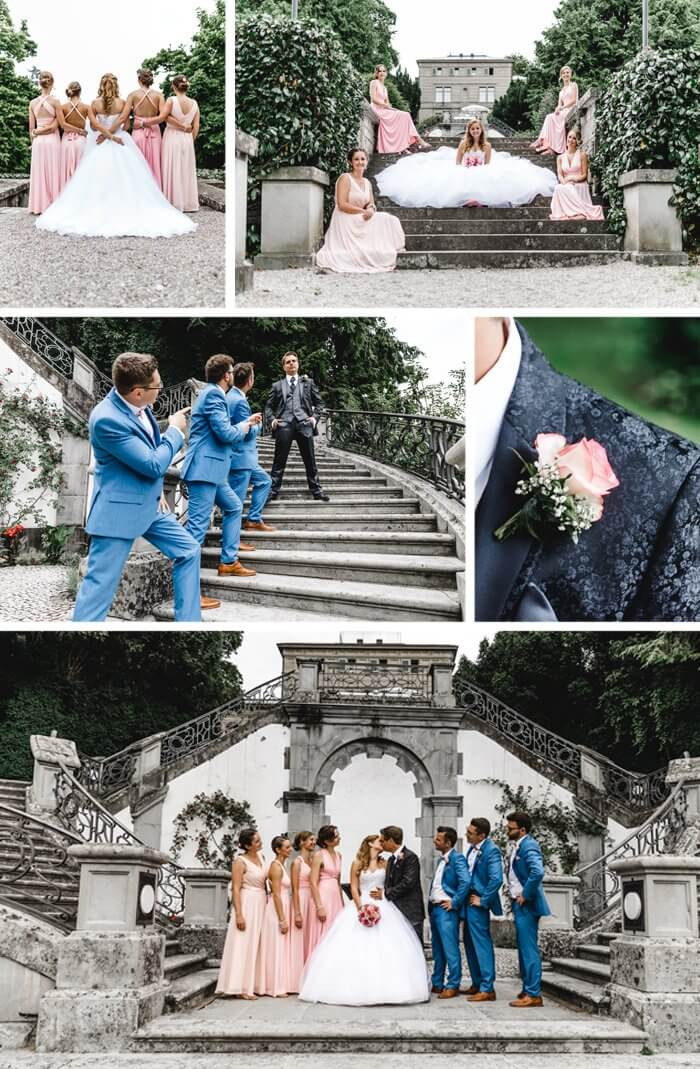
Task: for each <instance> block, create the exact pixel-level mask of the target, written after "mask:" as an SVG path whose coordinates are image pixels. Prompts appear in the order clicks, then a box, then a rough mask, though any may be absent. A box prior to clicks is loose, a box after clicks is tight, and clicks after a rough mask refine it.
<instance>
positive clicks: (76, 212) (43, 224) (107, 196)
mask: <svg viewBox="0 0 700 1069" xmlns="http://www.w3.org/2000/svg"><path fill="white" fill-rule="evenodd" d="M113 120H114V116H113V115H112V116H107V115H99V116H98V122H100V123H101V124H102V125H103V126H107V125H108V124H110V123H111V122H113ZM97 137H98V133H97V132H96V131H94V130H92V129H91V128H90V129H89V130H88V135H87V144H86V145H85V151H84V153H83V158H82V160H81V161H80V164H79V166H78V168H77V170H76V172H75V174H74V175H73V177H72V178H71V180H70V182H69V183H68V185H67V186H66V187H65V189H64V190H63V192H62V193H61V195H60V197H58V199H57V200H55V201H54V203H53V204H52V205H51V207H50V208H49V209H48V210H47V211H45V212H44V214H43V215H42V217H41V219H39V220H38V222H37V224H36V225H37V227H38V228H39V229H40V230H51V231H54V232H56V233H58V234H70V235H78V236H83V237H104V238H113V237H127V236H132V237H144V238H170V237H176V236H178V235H180V234H190V233H192V231H194V230H195V229H196V224H195V223H193V222H192V220H191V219H188V218H187V216H186V215H183V214H182V213H181V212H179V211H178V210H177V209H176V208H173V206H172V204H169V203H168V201H167V200H166V198H165V197H164V196H163V194H162V193H161V191H160V189H159V188H158V186H157V185H156V182H155V179H154V177H153V174H152V173H151V169H150V168H149V166H148V164H147V163H146V160H145V159H144V157H143V155H142V154H141V152H140V151H139V150H138V148H137V147H136V145H135V144H134V142H133V141H132V139H131V137H130V136H129V134H127V133H126V131H124V130H120V131H119V137H120V138H121V140H122V141H123V144H122V145H118V144H116V143H115V142H114V141H109V140H108V141H105V142H103V143H102V144H101V145H98V144H97Z"/></svg>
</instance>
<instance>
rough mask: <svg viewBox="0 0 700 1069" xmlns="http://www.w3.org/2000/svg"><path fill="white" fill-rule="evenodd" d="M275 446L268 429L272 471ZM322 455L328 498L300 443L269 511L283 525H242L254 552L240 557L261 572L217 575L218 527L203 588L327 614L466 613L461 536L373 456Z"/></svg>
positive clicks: (428, 616) (265, 446) (415, 616)
mask: <svg viewBox="0 0 700 1069" xmlns="http://www.w3.org/2000/svg"><path fill="white" fill-rule="evenodd" d="M273 451H274V446H273V443H272V441H271V440H270V439H262V440H261V442H260V460H261V464H262V465H263V467H264V468H265V470H266V471H269V470H270V468H271V466H272V455H273ZM316 457H317V462H318V469H319V474H320V479H321V485H322V486H323V488H324V490H325V491H326V492H327V493H328V495H329V496H330V501H328V502H326V501H314V500H313V499H312V497H311V494H310V493H309V490H308V486H307V483H306V475H305V473H304V465H303V463H302V461H301V458H300V457H299V454H298V452H297V450H296V446H293V447H292V452H291V454H290V458H289V461H288V463H287V468H286V471H285V478H284V482H283V485H282V491H281V493H280V497H279V499H278V500H277V501H274V502H269V503H268V505H267V506H266V508H265V512H264V518H265V520H266V522H267V523H269V524H270V525H271V526H273V527H274V528H275V530H274V531H270V532H267V531H246V532H245V533H244V535H243V538H244V541H247V542H250V543H251V544H253V545H255V552H252V553H251V552H241V555H240V559H241V562H242V563H243V564H245V565H246V566H248V567H251V568H254V569H255V571H256V573H257V574H256V575H255V576H253V577H251V578H250V579H236V578H229V577H225V576H219V575H217V572H216V567H217V565H218V563H219V559H220V548H219V547H220V537H221V532H220V529H219V528H218V527H212V528H211V529H210V531H209V534H208V537H207V540H206V543H205V546H204V548H203V551H202V590H203V592H204V593H205V594H209V595H211V596H213V597H217V598H220V599H221V600H222V601H236V602H246V603H252V604H257V605H264V606H270V607H271V608H278V609H285V608H293V609H295V610H299V609H301V610H305V611H307V612H309V611H310V612H316V613H319V614H322V615H323V616H326V617H328V616H333V617H340V618H343V617H345V618H361V619H365V620H380V619H388V618H391V619H395V620H442V621H445V620H459V619H461V606H460V598H459V594H458V590H457V580H458V576H459V575H460V573H461V572H462V571H463V569H464V563H463V561H461V560H460V559H459V557H458V556H457V549H456V539H455V536H454V535H453V534H451V533H449V532H445V531H440V530H439V523H438V517H437V516H436V514H435V513H434V512H432V511H426V506H425V504H424V503H423V502H421V500H419V498H418V497H417V496H416V495H415V494H413V493H411V492H410V491H409V490H406V489H404V487H402V486H401V484H400V482H399V480H398V479H397V481H396V482H393V481H391V480H390V479H389V478H387V477H386V476H385V475H384V474H382V473H381V472H380V471H379V470H378V469H377V466H376V465H375V464H374V463H373V462H372V461H371V460H369V459H367V460H364V459H363V460H362V461H361V462H360V461H358V460H357V459H356V458H354V457H351V456H349V455H343V454H341V453H340V452H337V451H330V450H325V449H324V448H323V447H322V446H318V447H317V449H316ZM397 474H398V473H397ZM443 526H444V525H443Z"/></svg>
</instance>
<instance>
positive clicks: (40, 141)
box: [29, 71, 61, 215]
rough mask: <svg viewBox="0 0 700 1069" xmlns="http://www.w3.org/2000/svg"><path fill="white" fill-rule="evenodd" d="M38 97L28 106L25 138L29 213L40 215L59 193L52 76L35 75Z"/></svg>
mask: <svg viewBox="0 0 700 1069" xmlns="http://www.w3.org/2000/svg"><path fill="white" fill-rule="evenodd" d="M39 85H40V86H41V94H40V95H39V96H38V97H35V98H34V100H32V102H31V103H30V105H29V136H30V138H31V141H32V167H31V174H30V179H29V211H30V212H31V214H32V215H41V214H42V212H45V211H46V209H47V208H48V207H49V205H50V204H52V203H53V202H54V201H55V200H56V198H57V197H58V195H59V193H60V192H61V136H60V134H59V132H58V127H59V125H60V118H59V116H60V115H61V105H60V102H59V101H58V99H57V98H56V97H55V96H53V74H50V73H49V72H48V71H42V72H41V74H40V75H39Z"/></svg>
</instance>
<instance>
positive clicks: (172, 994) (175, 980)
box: [163, 934, 219, 1013]
mask: <svg viewBox="0 0 700 1069" xmlns="http://www.w3.org/2000/svg"><path fill="white" fill-rule="evenodd" d="M163 971H164V974H165V979H166V980H168V981H169V983H170V990H169V991H168V993H167V994H166V996H165V1011H164V1012H165V1013H185V1012H187V1011H188V1010H195V1009H197V1008H198V1007H199V1006H203V1005H205V1003H207V1002H208V1001H209V1000H210V999H211V998H212V997H213V995H214V992H215V990H216V978H217V976H218V974H219V962H218V961H214V960H213V959H210V958H209V957H208V956H207V952H206V950H200V951H195V952H194V953H192V952H190V953H187V952H185V950H183V947H182V943H181V940H180V937H179V935H177V934H172V935H168V936H167V937H166V940H165V965H164V970H163Z"/></svg>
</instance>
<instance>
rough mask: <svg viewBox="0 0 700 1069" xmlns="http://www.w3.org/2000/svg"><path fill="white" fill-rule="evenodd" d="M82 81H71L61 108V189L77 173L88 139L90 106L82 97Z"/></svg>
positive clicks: (59, 118)
mask: <svg viewBox="0 0 700 1069" xmlns="http://www.w3.org/2000/svg"><path fill="white" fill-rule="evenodd" d="M81 92H82V88H81V86H80V82H71V83H70V85H69V86H68V88H67V89H66V96H67V97H68V99H67V100H66V103H65V104H64V105H63V107H62V108H61V112H60V114H59V117H58V120H59V122H60V124H61V129H62V130H63V137H62V138H61V189H63V187H64V186H65V185H67V184H68V181H69V180H70V179H71V178H72V177H73V175H74V174H75V170H76V168H77V166H78V164H79V163H80V161H81V159H82V158H83V152H84V151H85V143H86V140H87V121H88V112H89V110H90V109H89V108H88V106H87V104H84V103H83V102H82V100H81V99H80V94H81Z"/></svg>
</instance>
